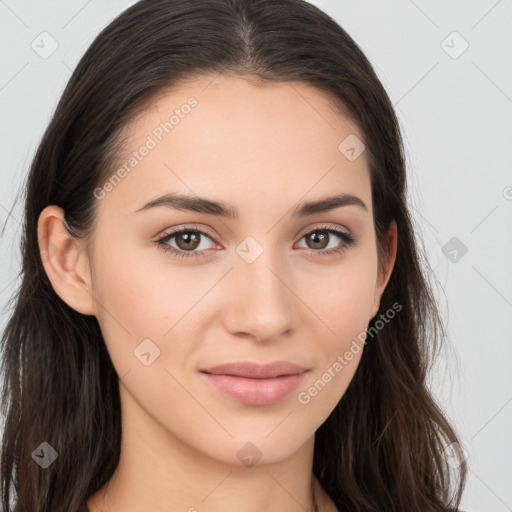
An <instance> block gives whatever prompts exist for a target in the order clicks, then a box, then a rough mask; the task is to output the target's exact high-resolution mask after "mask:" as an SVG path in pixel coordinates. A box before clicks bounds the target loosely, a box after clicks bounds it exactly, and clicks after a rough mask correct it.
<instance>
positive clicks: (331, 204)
mask: <svg viewBox="0 0 512 512" xmlns="http://www.w3.org/2000/svg"><path fill="white" fill-rule="evenodd" d="M351 205H354V206H359V207H360V208H362V209H363V210H365V211H368V208H367V206H366V204H365V203H364V201H363V200H362V199H360V198H359V197H357V196H355V195H352V194H338V195H336V196H331V197H324V198H322V199H317V200H315V201H308V202H303V203H300V204H299V205H298V206H297V207H296V208H295V209H294V211H293V216H294V217H307V216H309V215H314V214H316V213H324V212H328V211H331V210H335V209H336V208H340V207H342V206H351ZM160 206H165V207H167V208H171V209H173V210H185V211H193V212H199V213H206V214H208V215H215V216H216V217H225V218H227V219H232V220H236V219H238V209H237V208H236V207H235V206H232V205H228V204H226V203H224V202H222V201H213V200H211V199H206V198H204V197H198V196H190V195H186V194H178V193H168V194H164V195H162V196H159V197H157V198H156V199H153V200H151V201H149V202H148V203H146V204H145V205H144V206H142V207H141V208H139V209H138V210H135V212H134V213H138V212H143V211H147V210H149V209H152V208H157V207H160Z"/></svg>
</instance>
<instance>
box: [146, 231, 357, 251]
mask: <svg viewBox="0 0 512 512" xmlns="http://www.w3.org/2000/svg"><path fill="white" fill-rule="evenodd" d="M317 231H326V232H327V233H331V234H334V235H336V236H338V237H339V238H341V240H342V242H343V244H342V245H341V247H338V248H335V249H328V250H323V251H318V250H315V249H306V250H308V251H309V252H310V254H312V255H313V256H315V257H322V256H331V255H333V254H343V253H344V252H345V251H346V250H347V249H349V248H350V247H352V246H353V245H355V243H356V239H355V238H354V237H353V236H352V235H350V234H349V233H346V232H345V231H342V230H341V229H337V228H333V227H330V226H318V227H317V228H315V229H313V230H311V231H308V232H307V233H304V234H303V235H302V236H301V238H300V240H302V238H304V237H305V236H307V235H310V234H312V233H316V232H317ZM189 232H191V233H199V234H201V235H204V236H206V237H208V238H210V239H211V240H213V239H212V237H211V236H210V235H209V234H208V233H205V232H204V231H202V230H200V229H197V228H180V229H177V230H174V231H170V232H168V233H165V234H164V235H163V236H162V237H161V238H159V239H158V240H156V244H157V245H158V246H159V247H160V248H161V249H162V250H163V251H164V252H170V253H171V254H173V255H174V256H177V257H178V258H196V257H202V256H206V254H205V252H206V251H204V250H203V251H195V252H192V251H183V250H178V249H175V248H174V247H171V246H169V245H167V242H168V241H169V240H170V239H171V238H174V237H175V236H176V235H180V234H182V233H189Z"/></svg>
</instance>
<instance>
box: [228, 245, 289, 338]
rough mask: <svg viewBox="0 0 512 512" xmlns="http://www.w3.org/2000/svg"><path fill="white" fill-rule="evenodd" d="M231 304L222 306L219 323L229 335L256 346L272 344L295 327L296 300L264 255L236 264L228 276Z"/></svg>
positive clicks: (284, 274) (280, 271)
mask: <svg viewBox="0 0 512 512" xmlns="http://www.w3.org/2000/svg"><path fill="white" fill-rule="evenodd" d="M229 279H230V282H229V283H230V284H229V286H230V287H231V289H230V290H229V291H227V293H229V296H230V297H232V299H231V300H228V301H226V302H225V307H224V311H223V315H222V316H223V322H224V326H225V328H226V329H227V330H228V331H229V332H230V333H231V334H233V335H236V336H239V337H240V336H245V337H251V338H254V339H256V340H257V341H259V342H265V341H267V340H268V341H269V340H274V339H276V338H278V337H279V336H281V335H284V334H285V333H287V332H288V331H290V330H291V329H292V328H294V326H295V322H296V321H297V313H298V312H297V311H296V307H297V298H296V297H295V295H294V293H293V290H292V289H291V285H290V284H289V281H290V277H289V272H286V271H285V270H284V269H283V267H282V266H281V265H279V264H278V262H277V261H276V259H275V258H270V257H266V252H263V254H262V255H261V256H260V257H259V258H258V259H256V261H253V262H252V263H247V262H245V261H243V260H240V261H237V263H236V265H235V268H234V269H233V270H232V272H230V278H229Z"/></svg>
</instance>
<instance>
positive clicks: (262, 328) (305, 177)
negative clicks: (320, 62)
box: [88, 75, 394, 465]
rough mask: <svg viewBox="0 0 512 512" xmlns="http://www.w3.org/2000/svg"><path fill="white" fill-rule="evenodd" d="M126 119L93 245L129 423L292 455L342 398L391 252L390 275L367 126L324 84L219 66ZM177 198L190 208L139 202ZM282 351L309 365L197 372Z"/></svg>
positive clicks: (100, 303)
mask: <svg viewBox="0 0 512 512" xmlns="http://www.w3.org/2000/svg"><path fill="white" fill-rule="evenodd" d="M130 128H131V132H130V139H129V144H128V145H127V146H126V153H125V154H124V155H123V156H122V157H121V158H120V160H119V162H118V164H119V165H118V166H117V167H116V168H115V169H113V175H112V178H111V180H110V181H109V182H108V183H104V184H101V185H100V187H99V188H98V189H96V192H95V195H96V197H97V208H98V210H97V215H98V216H97V219H96V228H95V232H94V235H93V238H92V239H91V246H90V247H89V248H88V251H89V252H88V255H89V257H90V258H91V259H90V260H89V263H90V269H91V276H90V277H91V281H90V282H89V286H90V287H91V289H90V292H91V295H93V296H94V301H92V302H91V308H92V310H93V314H94V315H95V316H96V317H97V319H98V322H99V325H100V327H101V331H102V333H103V336H104V339H105V343H106V346H107V348H108V351H109V353H110V356H111V358H112V362H113V365H114V366H115V368H116V370H117V373H118V374H119V377H120V389H121V394H122V400H123V411H124V415H125V418H129V421H131V422H134V423H137V424H138V425H146V426H151V428H152V429H153V430H152V431H153V432H155V433H158V436H162V435H163V436H164V438H168V439H170V438H172V439H175V440H178V441H179V442H180V443H184V444H185V445H186V446H188V447H190V448H192V449H194V450H197V451H199V452H201V453H203V454H206V455H208V456H210V457H213V458H215V459H217V460H222V461H224V462H227V463H230V464H236V465H242V464H246V465H247V463H248V461H249V460H253V461H254V462H258V460H257V459H259V462H260V463H266V462H272V461H276V460H279V459H283V458H285V457H287V456H290V455H291V454H292V453H294V452H295V451H297V450H298V449H299V448H300V447H301V446H302V445H303V444H304V443H305V442H306V440H308V439H310V438H311V437H312V436H313V435H314V433H315V431H316V429H317V428H318V427H319V426H320V425H321V424H322V423H323V422H324V420H325V419H326V418H327V417H328V416H329V414H330V413H331V411H332V410H333V408H334V407H335V406H336V404H337V402H338V401H339V400H340V399H341V397H342V396H343V394H344V393H345V391H346V389H347V387H348V385H349V383H350V381H351V379H352V377H353V375H354V372H355V371H356V368H357V365H358V364H359V361H360V358H361V354H362V348H363V346H364V343H363V340H364V334H362V333H364V331H365V328H366V327H367V325H368V322H369V320H370V319H371V318H372V317H373V316H374V315H375V314H376V313H377V310H378V305H379V299H380V295H381V293H382V292H383V290H384V287H385V284H386V283H387V280H388V278H389V274H390V272H391V267H392V264H393V263H394V254H392V256H391V258H390V263H391V267H390V268H389V270H388V272H387V273H386V274H383V275H381V274H379V273H378V265H377V248H376V239H375V232H374V225H373V220H372V201H371V188H370V175H369V170H368V167H367V160H366V153H365V152H364V148H363V146H361V141H362V138H363V137H362V135H361V134H360V132H359V131H358V130H357V128H356V127H355V126H354V125H352V124H351V123H350V122H348V120H347V119H345V118H344V117H343V116H342V115H341V114H337V113H334V111H333V110H332V107H331V104H330V103H329V102H328V100H327V98H326V97H325V96H324V95H323V93H321V92H319V91H318V90H316V89H314V88H312V87H309V86H306V85H304V84H300V83H279V84H275V83H274V84H271V85H269V84H266V85H264V86H255V85H251V84H249V83H248V82H247V81H245V80H243V79H241V78H226V77H222V78H220V77H217V78H214V77H213V76H212V75H209V76H204V77H202V78H200V79H196V80H194V81H191V82H189V83H187V84H186V87H185V86H184V87H183V88H180V90H175V91H173V92H170V93H168V94H166V95H164V96H161V97H160V98H159V99H158V100H155V102H154V103H153V104H152V105H151V107H150V108H149V109H148V110H146V111H145V113H144V115H143V116H140V117H138V118H137V119H136V120H135V121H134V122H133V124H131V125H130ZM347 137H348V139H347ZM144 148H145V149H144ZM123 165H124V166H125V167H124V172H123V171H118V169H121V168H122V167H123ZM114 175H115V176H114ZM341 194H347V195H352V196H355V197H356V198H358V199H354V200H352V201H348V202H347V203H346V204H345V205H341V203H336V202H335V201H332V202H331V203H327V206H328V205H329V204H330V207H329V208H327V207H326V204H324V207H323V208H320V207H314V206H309V207H306V206H305V205H307V204H310V203H316V202H318V201H322V200H325V199H327V198H333V197H335V196H339V195H341ZM166 195H168V196H171V195H173V196H176V197H178V196H180V197H181V196H186V197H187V198H189V199H187V201H189V202H188V203H187V201H185V200H183V199H181V200H179V201H178V200H177V199H175V200H174V201H175V203H174V204H175V206H174V207H173V203H172V202H171V200H169V201H167V202H165V201H160V202H157V204H156V205H153V206H148V207H145V205H147V204H148V203H151V202H152V201H155V200H157V199H159V198H161V197H162V196H166ZM203 201H208V203H206V202H204V203H203ZM217 204H221V205H222V206H223V208H221V207H220V206H216V205H217ZM319 204H320V205H321V203H319ZM187 205H188V206H187ZM225 211H226V212H230V213H231V214H233V215H232V216H230V215H224V212H225ZM182 229H184V230H186V232H185V233H182V234H181V235H180V234H177V235H174V236H173V237H170V238H168V239H167V240H164V241H162V240H161V241H160V244H159V243H157V241H158V240H159V239H162V238H163V237H164V235H166V234H168V233H169V232H170V231H172V230H182ZM327 230H339V231H341V232H342V234H341V235H337V234H336V232H330V231H327ZM202 233H204V234H202ZM344 234H346V235H344ZM350 239H353V240H354V241H353V242H350ZM338 249H339V250H338ZM174 251H176V252H174ZM275 361H286V362H289V363H293V364H295V365H298V366H300V367H303V368H305V369H306V370H307V371H305V372H304V373H302V374H301V375H299V376H295V377H290V376H288V377H276V378H274V379H260V380H259V382H258V380H256V379H248V378H246V377H245V378H244V377H227V376H224V377H222V376H217V377H207V376H206V374H205V373H203V370H205V369H209V368H212V367H215V366H217V365H223V364H227V363H237V362H253V363H257V364H260V365H263V364H266V363H271V362H275ZM228 373H229V372H228ZM222 386H225V387H224V388H223V389H224V390H221V387H222ZM248 443H250V444H248ZM248 457H249V458H248Z"/></svg>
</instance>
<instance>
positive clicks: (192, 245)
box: [174, 231, 202, 251]
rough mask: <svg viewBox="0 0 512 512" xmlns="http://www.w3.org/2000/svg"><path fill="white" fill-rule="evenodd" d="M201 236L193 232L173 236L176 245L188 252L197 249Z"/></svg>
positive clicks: (183, 232)
mask: <svg viewBox="0 0 512 512" xmlns="http://www.w3.org/2000/svg"><path fill="white" fill-rule="evenodd" d="M201 236H202V235H201V234H199V233H197V232H195V231H182V232H181V233H179V234H177V235H175V236H174V238H175V239H176V245H177V246H178V248H179V249H182V250H183V251H190V250H194V249H197V247H198V246H199V244H200V242H201Z"/></svg>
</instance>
